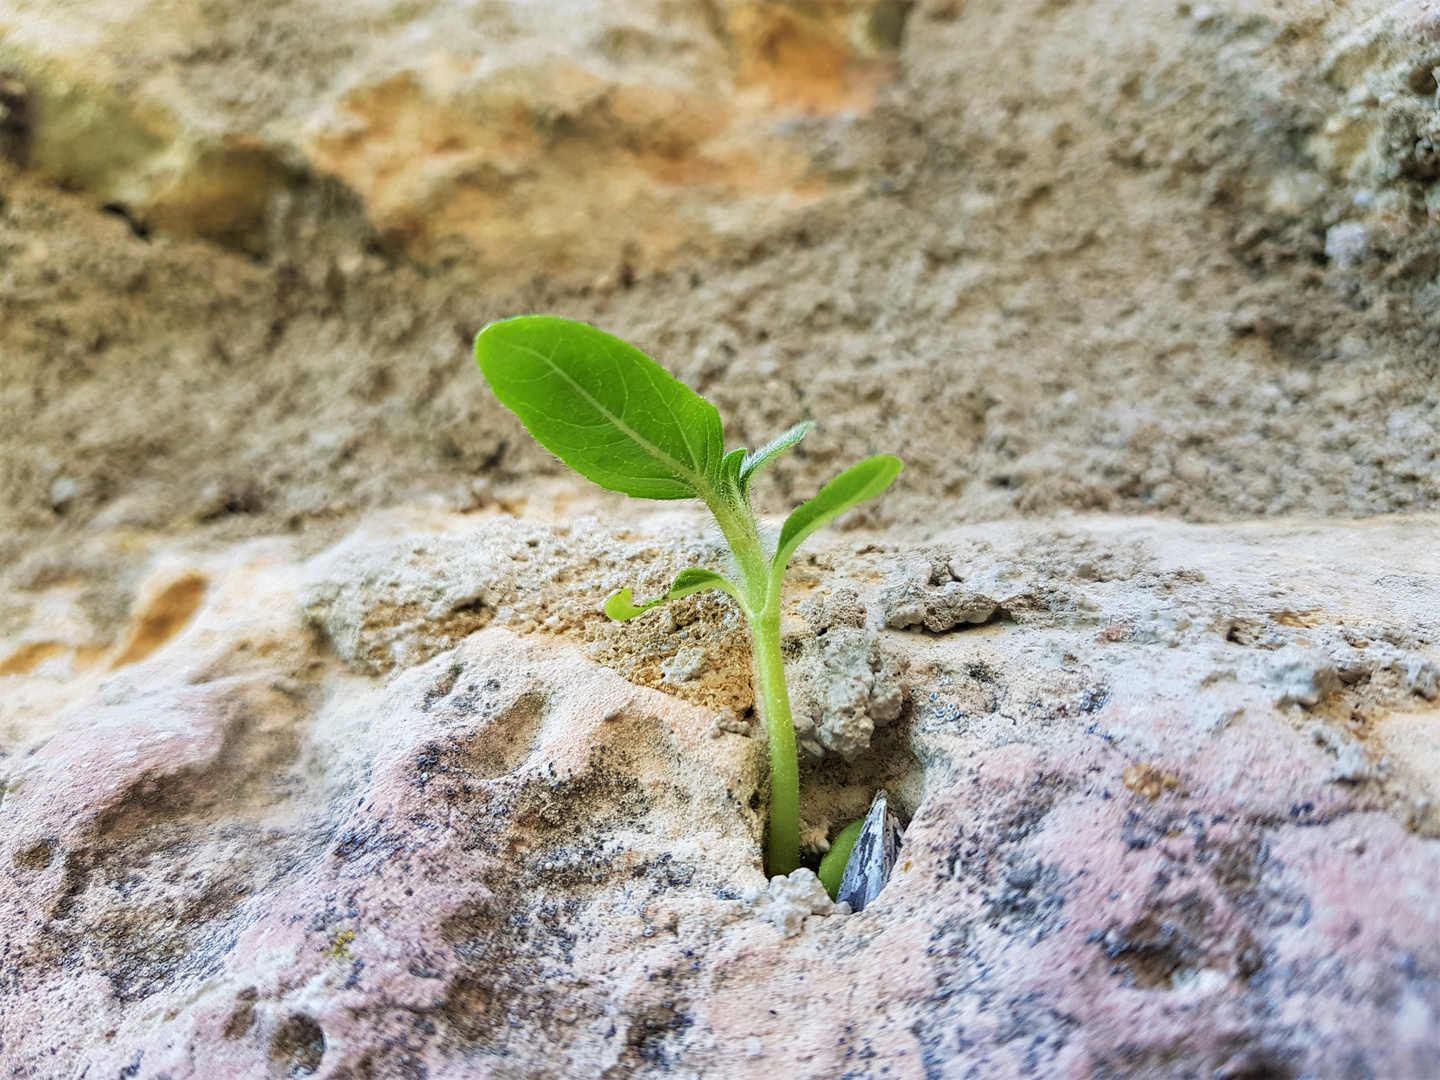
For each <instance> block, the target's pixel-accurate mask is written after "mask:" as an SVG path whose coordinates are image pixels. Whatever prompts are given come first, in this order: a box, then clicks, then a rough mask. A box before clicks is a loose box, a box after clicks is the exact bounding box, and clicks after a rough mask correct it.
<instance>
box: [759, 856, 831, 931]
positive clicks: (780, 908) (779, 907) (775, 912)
mask: <svg viewBox="0 0 1440 1080" xmlns="http://www.w3.org/2000/svg"><path fill="white" fill-rule="evenodd" d="M834 911H835V904H834V902H833V901H831V899H830V894H829V893H827V892H826V891H825V886H824V885H822V884H821V883H820V879H819V878H818V877H816V876H815V871H813V870H809V869H806V868H805V867H803V866H802V867H801V868H800V869H799V870H795V871H793V872H792V873H791V874H790V876H789V877H783V876H781V875H779V874H777V875H775V876H774V877H772V878H771V879H770V904H769V906H768V907H767V908H766V910H765V914H766V915H767V916H768V917H769V919H770V921H771V922H773V923H774V924H775V929H777V930H779V931H780V933H781V934H783V935H784V936H785V937H794V936H795V935H796V934H798V933H800V930H801V928H802V927H803V926H804V925H805V919H806V918H807V917H808V916H811V915H831V914H834Z"/></svg>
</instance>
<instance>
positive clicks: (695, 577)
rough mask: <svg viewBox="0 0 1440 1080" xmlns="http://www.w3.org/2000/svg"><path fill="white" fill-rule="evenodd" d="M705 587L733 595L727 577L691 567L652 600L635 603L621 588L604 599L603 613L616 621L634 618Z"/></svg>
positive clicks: (677, 576) (702, 590)
mask: <svg viewBox="0 0 1440 1080" xmlns="http://www.w3.org/2000/svg"><path fill="white" fill-rule="evenodd" d="M706 589H719V590H720V591H721V592H726V593H729V594H730V595H731V596H734V595H735V586H734V585H732V584H731V583H730V581H729V580H728V579H727V578H724V577H722V576H721V575H719V574H717V573H715V572H714V571H713V570H700V569H698V568H696V567H691V568H690V569H688V570H681V571H680V573H678V574H676V575H675V581H674V582H673V583H672V584H671V585H670V591H669V592H667V593H666V594H665V595H664V596H657V597H656V598H655V599H654V600H646V601H644V602H643V603H640V604H637V603H635V594H634V593H633V592H632V591H631V590H629V589H621V590H620V591H619V592H617V593H615V594H614V595H612V596H611V597H610V599H608V600H606V601H605V614H606V615H609V616H610V618H612V619H614V620H615V621H616V622H624V621H626V620H627V619H633V618H635V616H636V615H643V614H645V612H647V611H649V610H650V609H651V608H653V607H656V606H658V605H660V604H663V603H665V601H667V600H679V599H680V598H681V597H682V596H689V595H690V594H691V593H697V592H704V591H705V590H706Z"/></svg>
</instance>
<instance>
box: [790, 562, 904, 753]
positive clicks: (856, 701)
mask: <svg viewBox="0 0 1440 1080" xmlns="http://www.w3.org/2000/svg"><path fill="white" fill-rule="evenodd" d="M801 611H802V613H803V614H804V616H805V623H806V624H807V627H808V632H807V631H806V630H801V631H799V632H797V633H796V634H795V635H793V636H792V637H791V638H790V640H791V643H792V644H798V646H799V656H798V657H797V658H796V659H795V660H794V661H793V662H791V664H790V665H789V667H788V670H787V675H788V677H789V679H790V682H791V686H792V687H793V691H792V695H791V697H792V711H793V713H794V718H795V737H796V740H797V742H798V743H799V745H800V747H801V748H802V749H804V750H805V751H806V752H808V753H810V754H813V755H815V756H817V757H819V756H821V755H823V754H824V753H825V752H826V751H829V752H831V753H835V754H839V755H840V756H841V757H843V758H844V759H845V760H846V761H853V760H855V757H856V756H857V755H858V754H859V753H860V752H861V751H863V750H865V749H866V748H867V747H869V745H870V737H871V736H872V735H873V734H874V733H875V729H876V728H880V727H884V726H885V725H886V724H888V723H890V721H892V720H894V719H895V718H896V717H898V716H899V715H900V712H901V710H902V709H903V708H904V705H905V690H904V686H903V685H902V683H901V681H900V676H901V674H902V671H903V668H902V665H901V661H900V659H899V658H898V657H897V656H896V655H895V654H894V653H893V652H891V651H889V650H887V649H885V648H883V647H882V645H881V642H880V636H879V634H877V633H876V632H875V631H873V630H870V629H867V628H866V627H865V626H864V620H865V609H864V608H863V607H861V606H860V605H859V602H858V600H857V598H856V595H855V593H854V592H853V591H852V590H849V589H841V590H837V592H836V593H835V594H834V595H833V596H831V597H828V598H825V597H822V598H816V599H814V600H810V601H807V602H806V603H805V604H803V605H802V606H801Z"/></svg>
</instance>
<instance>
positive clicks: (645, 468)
mask: <svg viewBox="0 0 1440 1080" xmlns="http://www.w3.org/2000/svg"><path fill="white" fill-rule="evenodd" d="M475 359H476V360H477V361H478V362H479V364H480V370H481V371H482V372H483V373H484V375H485V378H486V380H487V381H488V382H489V383H490V386H491V389H493V390H494V391H495V396H496V397H498V398H499V399H500V400H501V401H502V402H504V403H505V404H506V405H507V406H508V407H509V408H510V409H511V410H512V411H514V413H515V415H516V416H518V417H520V420H521V421H522V422H523V423H524V425H525V426H526V427H527V428H528V429H529V430H530V434H531V435H534V436H535V438H536V439H538V440H539V441H540V443H541V445H542V446H544V447H545V449H547V450H549V451H550V452H551V453H552V454H554V455H555V456H556V457H558V458H559V459H560V460H561V461H563V462H564V463H565V464H566V465H569V466H570V467H571V468H572V469H574V470H575V471H576V472H578V473H580V474H581V475H582V476H585V477H588V478H589V479H591V480H593V481H595V483H597V484H599V485H600V486H601V487H603V488H608V489H609V490H610V491H622V492H624V493H625V494H626V495H636V496H640V497H642V498H647V499H692V498H703V497H705V495H706V494H707V493H708V492H710V491H713V490H714V489H716V488H717V487H718V486H719V485H718V481H719V477H720V466H721V461H722V459H723V458H724V456H725V437H724V432H723V429H722V427H721V424H720V414H719V413H718V412H716V411H715V406H713V405H711V404H710V403H709V402H708V401H706V400H705V399H704V398H702V397H701V396H700V395H699V394H697V393H695V391H693V390H691V389H690V388H689V387H688V386H686V385H685V384H684V383H682V382H680V381H679V380H678V379H676V378H675V377H674V376H673V375H671V374H670V373H669V372H668V371H666V370H665V369H664V368H662V367H661V366H660V365H659V364H657V363H655V361H653V360H651V359H650V358H649V357H648V356H646V355H645V354H644V353H642V352H641V351H640V350H639V349H637V348H635V347H634V346H633V345H630V344H628V343H627V342H624V341H621V340H620V339H619V338H617V337H612V336H611V335H609V334H606V333H604V332H602V331H600V330H596V329H595V328H594V327H593V326H587V325H586V324H584V323H579V322H572V321H571V320H569V319H558V318H554V317H553V316H549V315H522V316H520V317H518V318H514V319H506V320H504V321H503V322H497V323H491V324H490V325H489V326H487V327H486V328H485V329H484V330H482V331H480V334H479V336H478V337H476V339H475Z"/></svg>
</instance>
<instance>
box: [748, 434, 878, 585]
mask: <svg viewBox="0 0 1440 1080" xmlns="http://www.w3.org/2000/svg"><path fill="white" fill-rule="evenodd" d="M903 468H905V465H904V463H903V462H902V461H901V460H900V459H899V458H897V457H894V456H892V455H890V454H876V455H875V456H874V457H872V458H866V459H865V460H864V461H862V462H860V463H859V464H858V465H851V466H850V468H848V469H846V470H845V471H844V472H843V473H841V474H840V475H839V476H837V477H836V478H835V479H834V480H831V481H830V482H829V483H828V484H826V485H825V486H824V487H823V488H821V489H820V491H819V493H818V494H817V495H816V496H815V497H814V498H813V499H811V500H810V501H809V502H807V503H803V504H801V505H800V506H799V507H797V508H796V509H795V511H794V513H792V514H791V515H790V516H789V517H788V518H786V519H785V524H784V525H783V526H781V528H780V544H779V547H778V548H777V549H776V551H775V563H774V565H775V567H776V570H777V571H779V570H783V569H784V567H785V564H786V563H788V562H789V561H790V557H791V556H792V555H794V554H795V549H796V548H798V547H799V546H800V545H801V544H802V543H804V542H805V538H806V537H808V536H809V535H810V534H811V533H813V532H814V531H815V530H816V529H818V528H820V527H821V526H822V525H825V524H827V523H828V522H831V521H834V520H835V519H836V518H837V517H839V516H840V515H841V514H843V513H845V511H846V510H849V509H850V508H851V507H854V506H859V505H860V504H861V503H862V502H864V501H865V500H866V499H870V498H874V497H875V496H876V495H879V494H880V492H882V491H884V490H885V489H886V488H887V487H889V486H890V485H891V483H893V482H894V480H895V478H896V477H897V476H899V475H900V470H901V469H903Z"/></svg>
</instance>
